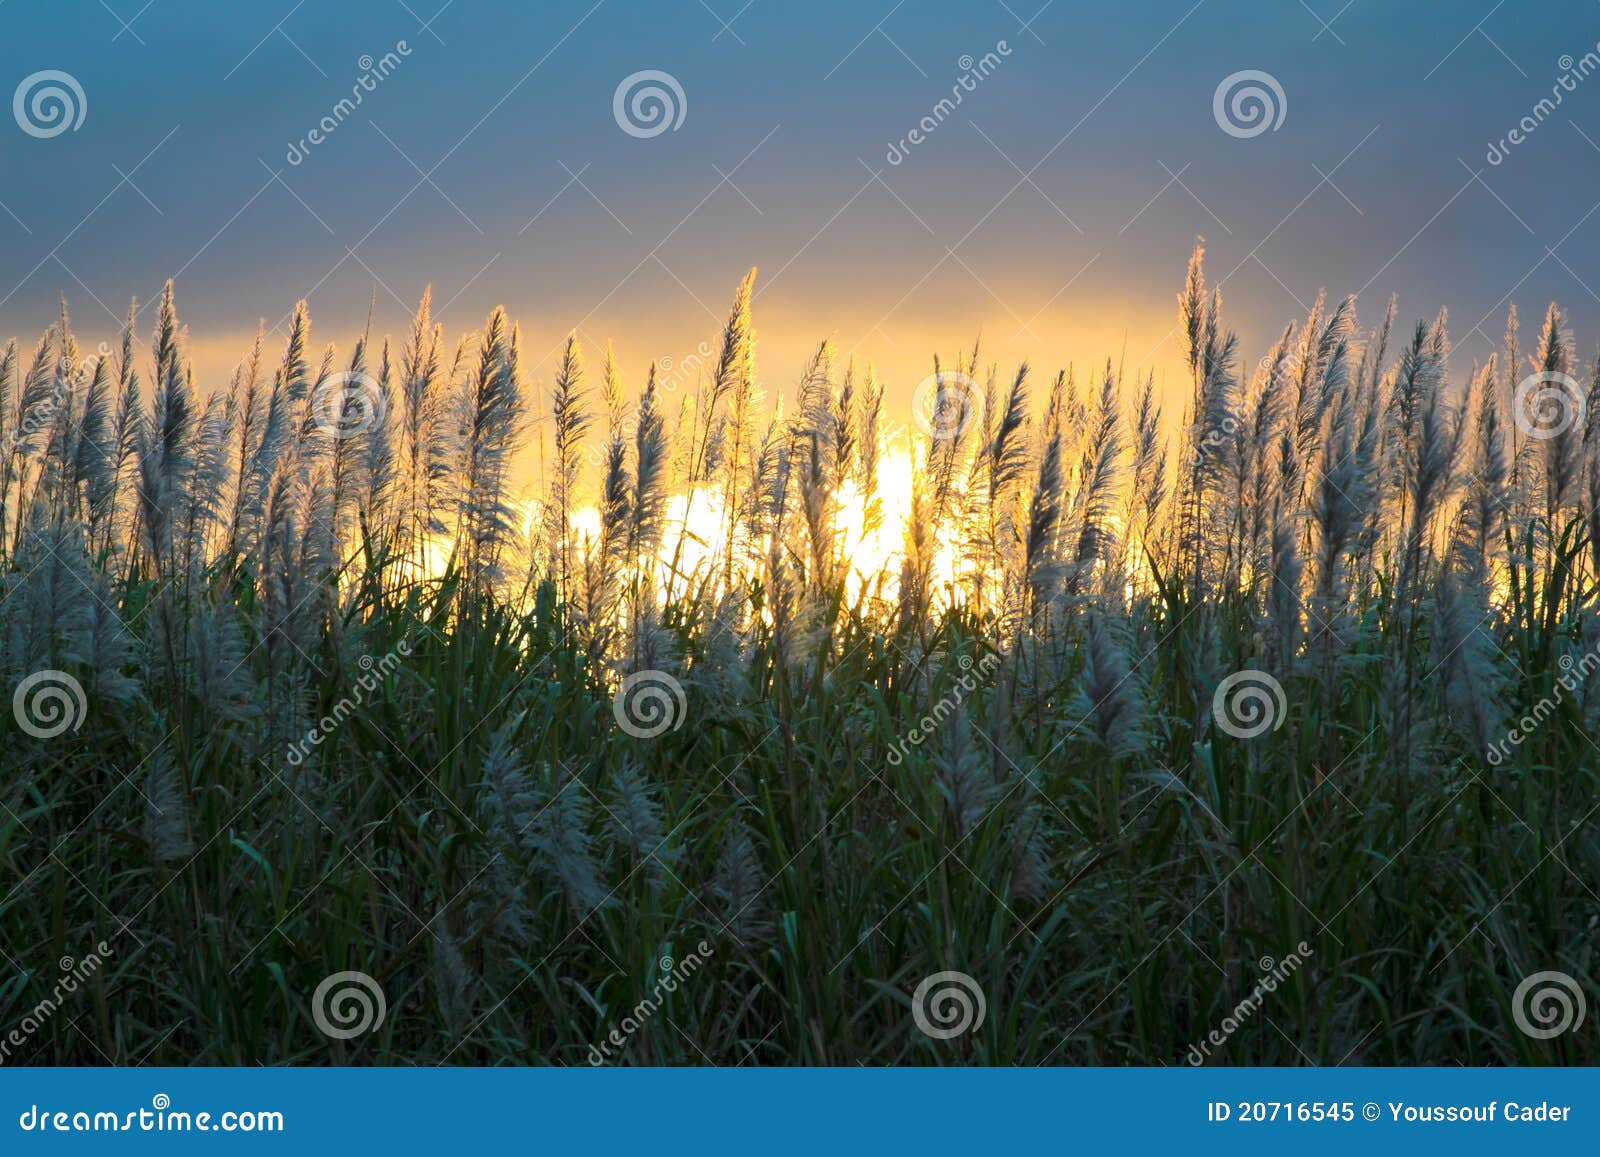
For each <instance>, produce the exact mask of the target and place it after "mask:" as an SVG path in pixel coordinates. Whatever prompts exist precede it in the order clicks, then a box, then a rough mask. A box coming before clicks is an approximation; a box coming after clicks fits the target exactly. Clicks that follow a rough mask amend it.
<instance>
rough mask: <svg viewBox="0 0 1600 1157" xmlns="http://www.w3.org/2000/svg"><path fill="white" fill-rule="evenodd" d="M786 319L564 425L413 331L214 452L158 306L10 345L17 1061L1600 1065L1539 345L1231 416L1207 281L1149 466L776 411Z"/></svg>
mask: <svg viewBox="0 0 1600 1157" xmlns="http://www.w3.org/2000/svg"><path fill="white" fill-rule="evenodd" d="M753 277H754V271H752V275H751V278H748V279H746V281H745V282H744V283H743V284H742V285H741V287H740V289H739V290H738V292H737V294H736V297H735V301H734V305H733V308H732V310H731V311H730V316H729V320H728V323H727V325H726V328H725V330H724V332H723V334H722V335H721V336H720V338H719V340H718V341H717V342H715V343H713V348H714V355H713V356H712V357H711V358H709V359H707V360H706V362H705V364H704V365H703V366H702V367H697V369H696V372H694V373H693V374H689V373H684V372H681V367H680V372H679V373H677V375H676V376H671V375H667V374H665V373H660V372H658V370H657V369H656V368H655V367H651V368H650V369H649V370H648V372H645V371H644V368H643V367H634V366H629V367H617V366H614V365H612V364H610V363H609V362H608V363H607V364H605V365H604V366H603V367H594V366H588V367H586V366H585V365H584V363H583V358H582V353H581V349H580V346H579V344H578V342H577V341H576V340H575V339H574V340H571V341H569V343H568V346H567V352H566V355H565V357H564V358H563V359H562V361H561V365H560V367H559V370H558V372H557V374H556V375H555V378H554V381H553V382H552V383H551V384H550V385H548V386H546V387H541V388H539V389H537V390H536V389H535V388H534V387H533V386H532V385H531V384H529V383H528V382H527V381H526V380H525V375H524V373H523V372H522V370H521V368H520V366H519V357H520V347H521V338H520V335H519V334H518V332H517V331H516V329H515V328H514V327H513V326H512V325H511V323H510V322H509V320H508V319H507V318H505V316H504V315H503V314H501V313H499V312H498V311H497V312H496V313H495V314H494V315H492V316H491V317H490V318H489V319H488V320H487V321H486V323H485V325H484V328H483V330H482V332H480V333H477V334H473V335H470V336H468V337H467V338H464V339H463V340H462V342H461V343H460V345H458V346H452V345H450V344H449V343H448V342H447V340H446V338H445V337H444V335H443V334H442V333H441V332H440V331H439V329H438V328H437V327H435V326H434V325H433V323H432V321H431V319H430V317H429V314H428V303H427V301H426V300H424V302H423V305H422V308H421V309H420V310H419V313H418V315H417V317H416V319H415V322H414V324H413V326H412V327H411V328H410V330H409V331H408V332H407V333H405V334H403V335H400V336H399V337H398V338H396V339H395V340H394V341H392V342H391V341H387V340H383V341H380V340H378V339H377V338H375V337H373V336H371V335H368V336H366V337H363V338H361V339H360V341H359V342H357V343H356V344H355V345H354V346H353V347H346V348H345V350H344V352H340V353H336V352H335V351H334V350H333V348H332V347H331V346H330V347H329V349H328V352H327V353H326V354H321V353H318V352H316V350H315V348H314V346H313V341H312V337H311V331H310V319H309V316H308V314H307V313H306V311H305V309H304V308H303V307H302V309H301V310H300V311H299V312H298V313H297V314H295V316H294V318H293V321H292V322H291V324H290V328H289V334H288V337H287V339H286V340H284V341H282V343H281V344H282V346H283V347H284V348H283V349H282V350H281V354H280V351H279V350H278V348H277V347H278V344H279V343H278V342H277V341H274V342H273V344H272V348H271V349H269V348H268V346H267V344H266V343H265V342H264V341H261V342H258V343H257V345H256V347H255V349H254V350H252V351H250V352H248V353H247V354H246V356H245V357H244V359H243V361H242V362H241V364H240V368H239V370H238V372H237V374H236V375H235V377H234V379H233V380H232V381H231V382H230V383H227V384H225V385H222V386H221V388H219V389H217V390H216V392H215V393H213V394H210V395H209V396H207V395H206V392H205V391H203V390H202V389H201V387H200V385H199V384H198V383H196V382H195V381H193V380H192V379H191V376H190V374H189V372H188V370H187V366H186V362H185V354H184V342H185V339H184V336H183V332H182V329H181V326H180V323H179V320H178V316H177V310H176V305H175V303H174V301H173V299H172V296H171V291H170V289H169V291H168V297H167V298H166V299H165V300H164V301H163V302H162V303H161V306H160V316H159V320H158V323H157V325H156V326H155V330H154V333H153V334H152V335H151V336H150V338H149V340H148V346H146V344H145V342H144V341H143V340H142V339H141V338H139V337H138V336H137V335H135V334H133V333H131V332H130V333H129V334H128V335H127V337H126V339H125V340H124V342H123V344H122V347H121V348H120V349H113V350H106V351H103V352H102V354H99V355H96V354H90V355H88V356H85V351H81V350H79V349H78V348H77V345H76V342H75V341H74V339H73V336H72V333H71V327H70V323H69V321H68V319H67V317H66V314H65V311H64V310H63V315H62V318H61V320H60V322H59V323H58V324H56V325H55V326H53V327H52V328H51V329H50V330H49V331H48V332H47V333H46V334H45V335H44V337H43V338H42V339H41V341H40V343H39V345H38V346H37V347H36V348H35V349H33V350H31V351H30V349H29V348H28V347H23V346H18V345H16V344H15V343H13V344H12V345H11V346H10V347H7V349H6V350H5V352H4V353H3V355H0V391H3V392H0V672H3V675H4V690H5V692H6V694H7V695H8V696H11V697H12V710H11V711H7V712H3V713H0V805H3V806H0V948H3V953H0V956H3V961H4V973H3V975H0V1042H3V1050H4V1055H3V1058H0V1059H3V1060H4V1063H8V1064H21V1063H34V1064H46V1063H53V1064H110V1063H115V1064H135V1063H163V1064H181V1063H198V1064H255V1063H258V1062H259V1063H266V1064H283V1063H291V1064H318V1065H320V1064H413V1063H414V1064H435V1063H447V1064H457V1065H477V1064H506V1063H511V1064H569V1065H583V1064H591V1063H626V1064H683V1065H701V1064H718V1065H736V1064H752V1065H755V1064H761V1065H778V1064H835V1065H852V1064H857V1063H860V1064H869V1065H873V1064H1084V1063H1100V1064H1125V1063H1135V1064H1183V1063H1185V1062H1186V1061H1187V1062H1189V1063H1194V1062H1195V1061H1203V1062H1204V1063H1221V1064H1288V1065H1299V1064H1310V1063H1316V1064H1337V1063H1341V1062H1343V1063H1349V1064H1414V1063H1422V1064H1433V1063H1454V1064H1484V1063H1491V1064H1493V1063H1501V1064H1511V1063H1594V1062H1596V1061H1597V1060H1600V1046H1597V1044H1596V1041H1597V1039H1600V1038H1596V1036H1595V1034H1594V1032H1593V1023H1592V1022H1588V1023H1587V1025H1576V1026H1574V1025H1573V1024H1572V1021H1573V1017H1574V1014H1576V1013H1577V1010H1578V1008H1581V1007H1582V1004H1583V1001H1584V995H1583V994H1584V993H1594V992H1596V991H1597V989H1596V975H1597V966H1596V950H1597V947H1600V896H1597V891H1596V890H1597V888H1600V883H1597V881H1600V834H1597V833H1600V827H1597V826H1596V824H1595V822H1594V816H1595V811H1596V809H1597V807H1600V749H1597V747H1596V744H1595V741H1594V739H1593V735H1594V730H1595V723H1596V720H1597V718H1600V687H1597V686H1596V685H1594V682H1593V681H1592V680H1590V679H1589V678H1588V676H1589V675H1590V673H1591V671H1592V670H1593V669H1594V668H1595V667H1597V666H1600V655H1597V653H1596V649H1597V648H1600V617H1597V614H1596V579H1597V577H1600V514H1597V508H1600V414H1597V413H1596V410H1597V406H1596V404H1595V402H1596V400H1597V398H1600V394H1597V390H1600V382H1597V378H1596V375H1595V373H1594V372H1592V371H1590V370H1589V369H1583V368H1580V367H1579V365H1578V358H1577V355H1576V354H1575V353H1574V347H1573V342H1572V339H1571V337H1570V336H1569V335H1568V334H1567V333H1566V332H1565V331H1564V329H1563V322H1562V316H1561V314H1560V313H1559V311H1557V310H1556V309H1555V308H1554V307H1552V308H1551V311H1550V312H1549V314H1548V316H1547V317H1546V318H1545V320H1544V321H1543V322H1542V323H1541V324H1540V325H1539V327H1538V329H1537V331H1536V332H1534V333H1533V334H1531V336H1530V337H1529V339H1528V340H1526V342H1525V343H1524V344H1525V345H1526V347H1527V348H1520V349H1519V338H1518V336H1517V328H1516V322H1515V317H1514V315H1513V319H1512V325H1511V327H1510V332H1509V333H1508V336H1507V339H1506V348H1505V350H1504V352H1503V353H1502V354H1501V355H1499V356H1498V357H1496V358H1494V359H1492V360H1490V361H1489V362H1488V363H1487V364H1485V365H1482V366H1480V367H1479V368H1478V369H1477V370H1476V372H1475V373H1474V374H1472V375H1471V377H1470V380H1469V379H1467V378H1466V377H1464V376H1462V375H1459V374H1458V375H1457V376H1455V377H1452V375H1451V374H1450V373H1449V372H1448V369H1449V366H1450V365H1451V359H1450V353H1449V346H1448V338H1447V332H1446V324H1445V320H1444V318H1443V317H1442V316H1441V317H1440V318H1439V319H1437V320H1435V321H1429V322H1423V323H1420V324H1418V325H1416V326H1415V328H1414V329H1412V328H1406V327H1404V326H1402V325H1396V323H1395V315H1394V310H1393V307H1392V306H1391V308H1390V311H1389V313H1388V314H1387V316H1385V317H1384V318H1382V319H1381V321H1379V322H1378V324H1377V325H1376V326H1375V327H1373V328H1371V329H1366V328H1363V326H1362V324H1361V323H1360V322H1358V320H1357V317H1356V312H1355V303H1354V302H1353V301H1346V302H1341V303H1339V304H1337V305H1325V304H1324V303H1322V302H1321V301H1319V303H1318V305H1317V308H1316V309H1315V310H1314V311H1313V313H1312V314H1311V316H1310V317H1308V318H1306V319H1303V320H1301V321H1299V322H1297V323H1296V324H1294V325H1292V326H1290V327H1288V328H1287V329H1285V331H1284V333H1283V338H1282V340H1281V341H1279V342H1278V343H1277V344H1275V345H1274V346H1273V347H1272V348H1271V349H1270V350H1269V351H1267V352H1266V354H1265V356H1262V357H1261V358H1260V360H1259V361H1257V360H1251V359H1248V358H1247V357H1246V356H1245V355H1243V354H1242V353H1241V352H1240V351H1239V350H1238V348H1237V343H1236V342H1235V340H1234V339H1233V337H1232V335H1231V333H1230V332H1229V331H1228V328H1227V325H1226V322H1225V321H1224V318H1223V316H1222V307H1221V302H1220V298H1219V296H1218V295H1216V294H1214V293H1212V292H1209V291H1208V290H1207V287H1206V285H1205V282H1204V274H1203V268H1202V262H1201V253H1200V251H1199V250H1197V251H1196V253H1195V256H1194V259H1193V261H1192V262H1191V265H1190V269H1189V274H1188V278H1187V281H1186V283H1185V285H1184V288H1183V291H1182V293H1181V294H1180V296H1179V313H1178V322H1179V324H1180V325H1181V327H1182V330H1183V340H1184V341H1185V342H1186V343H1187V349H1188V366H1189V369H1190V371H1191V374H1192V383H1191V385H1192V400H1191V401H1190V402H1189V403H1188V404H1187V406H1186V407H1184V409H1183V412H1182V413H1171V412H1169V413H1168V414H1167V415H1166V416H1165V417H1163V414H1162V407H1161V405H1160V401H1161V399H1160V397H1159V393H1158V391H1157V389H1156V387H1155V383H1154V382H1153V381H1150V380H1144V381H1140V380H1132V379H1130V380H1124V375H1123V373H1122V372H1121V371H1120V370H1119V369H1118V368H1117V367H1116V366H1114V365H1111V364H1109V363H1107V364H1105V365H1103V366H1101V367H1099V368H1096V369H1095V370H1093V371H1092V372H1089V373H1087V374H1086V373H1084V371H1083V369H1082V366H1081V364H1080V367H1079V369H1078V371H1077V372H1076V373H1075V374H1068V375H1062V376H1053V375H1045V376H1039V375H1036V374H1035V373H1034V372H1032V371H1030V370H1029V369H1028V368H1027V367H1022V368H1020V369H1011V370H1007V371H1005V372H1002V371H1001V370H999V369H998V368H995V369H991V368H989V367H988V366H987V364H986V362H985V360H984V355H983V352H982V350H981V349H978V348H974V349H972V350H970V351H967V352H964V353H963V354H961V355H960V356H959V357H957V358H955V359H953V360H948V361H946V362H944V363H936V364H935V365H934V366H932V367H930V368H931V369H934V370H935V374H934V375H933V376H931V377H930V378H929V379H928V381H926V382H924V383H922V384H921V386H919V387H918V388H917V389H916V391H915V394H914V397H913V398H912V402H911V404H910V405H909V406H908V405H907V404H906V403H905V401H904V400H903V399H904V398H905V397H906V396H907V394H908V389H907V387H909V386H910V385H911V383H897V384H896V385H895V386H894V388H892V389H890V390H888V391H886V390H885V387H884V385H883V384H882V383H880V382H878V381H877V380H875V378H874V376H873V375H872V373H871V371H870V369H869V368H868V367H866V366H865V365H864V364H862V363H860V362H855V363H845V364H841V359H840V358H838V357H837V355H836V354H835V353H834V351H832V350H831V349H830V348H828V347H827V346H826V345H824V346H822V347H819V349H818V351H817V354H816V356H815V358H814V359H813V360H812V361H811V363H810V364H809V365H808V366H806V367H805V368H804V370H803V372H802V374H801V378H800V381H799V383H798V387H797V388H795V387H794V386H793V385H792V384H791V382H790V380H789V379H788V378H787V377H784V378H782V379H781V381H782V383H783V384H782V385H771V386H768V387H765V388H764V387H763V379H762V377H761V376H758V373H757V370H756V361H755V331H754V323H753V320H752V317H751V313H750V308H749V300H750V293H751V285H752V281H753ZM952 367H953V368H952ZM767 372H768V373H771V372H772V370H771V368H770V367H768V368H767ZM778 394H785V395H787V401H786V403H785V407H784V412H783V413H782V414H780V415H778V416H775V409H776V407H775V402H774V398H775V396H776V395H778ZM895 399H899V400H895ZM1168 409H1169V410H1171V409H1172V407H1169V408H1168ZM530 478H531V479H533V480H534V481H533V483H532V484H531V486H530V484H529V482H528V480H529V479H530ZM1543 972H1556V973H1561V974H1564V975H1563V976H1561V977H1559V978H1554V979H1552V978H1540V977H1537V976H1536V974H1538V973H1543ZM943 973H959V974H961V975H960V976H955V977H951V976H940V975H938V974H943ZM341 974H360V975H354V976H352V975H341ZM930 978H931V979H930ZM1529 978H1532V979H1529ZM1525 980H1528V983H1527V984H1524V983H1523V982H1524V981H1525ZM1266 981H1270V984H1268V983H1265V982H1266ZM925 982H927V983H925ZM1519 986H1520V987H1519ZM1552 986H1553V987H1552ZM1563 1000H1564V1001H1565V1004H1563V1003H1562V1002H1563ZM1574 1002H1576V1007H1575V1006H1574ZM1545 1026H1549V1027H1555V1028H1560V1027H1571V1029H1572V1031H1557V1032H1554V1033H1553V1034H1552V1033H1549V1032H1547V1031H1541V1030H1542V1029H1544V1028H1545ZM1530 1029H1532V1030H1533V1031H1529V1030H1530ZM7 1033H9V1034H10V1035H9V1037H7V1036H6V1035H5V1034H7Z"/></svg>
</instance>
